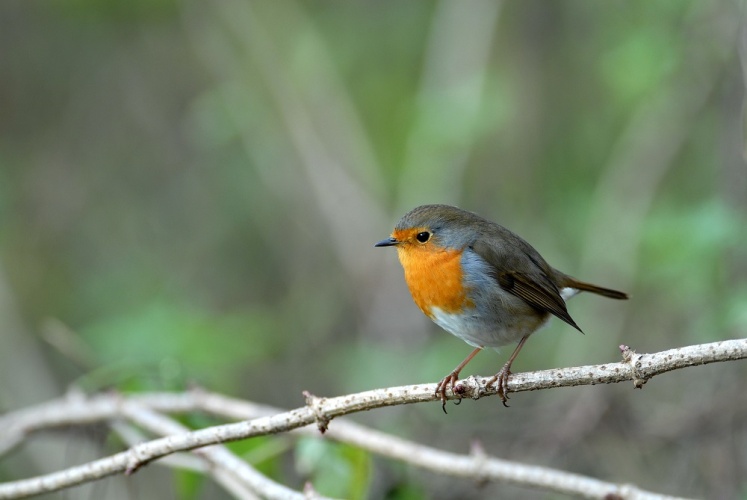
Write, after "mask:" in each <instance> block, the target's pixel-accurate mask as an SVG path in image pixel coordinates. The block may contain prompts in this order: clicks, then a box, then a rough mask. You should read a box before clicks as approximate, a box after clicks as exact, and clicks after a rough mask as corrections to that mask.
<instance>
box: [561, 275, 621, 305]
mask: <svg viewBox="0 0 747 500" xmlns="http://www.w3.org/2000/svg"><path fill="white" fill-rule="evenodd" d="M563 286H567V287H570V288H575V289H577V290H581V291H584V292H591V293H596V294H597V295H602V296H604V297H609V298H610V299H617V300H627V299H628V298H630V296H629V295H628V294H627V293H625V292H618V291H617V290H612V289H611V288H604V287H601V286H597V285H592V284H591V283H586V282H584V281H579V280H577V279H575V278H571V277H570V276H568V279H567V281H566V282H565V283H563Z"/></svg>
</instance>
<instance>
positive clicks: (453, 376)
mask: <svg viewBox="0 0 747 500" xmlns="http://www.w3.org/2000/svg"><path fill="white" fill-rule="evenodd" d="M457 380H459V373H457V372H451V373H449V374H448V375H446V376H445V377H444V378H442V379H441V382H439V383H438V385H436V392H435V394H436V396H440V398H441V409H442V410H443V411H444V413H446V401H447V399H446V389H447V387H448V388H450V389H451V392H452V393H453V394H454V395H455V396H457V398H458V400H457V402H456V403H455V404H459V403H461V402H462V397H461V396H460V395H459V394H457V393H456V392H455V391H454V384H456V382H457Z"/></svg>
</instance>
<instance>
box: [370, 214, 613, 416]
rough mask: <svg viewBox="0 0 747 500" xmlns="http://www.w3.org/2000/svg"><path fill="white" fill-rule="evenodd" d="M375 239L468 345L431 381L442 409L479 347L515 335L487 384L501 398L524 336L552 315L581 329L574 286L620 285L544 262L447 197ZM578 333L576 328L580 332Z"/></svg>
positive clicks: (415, 292)
mask: <svg viewBox="0 0 747 500" xmlns="http://www.w3.org/2000/svg"><path fill="white" fill-rule="evenodd" d="M375 246H377V247H389V246H393V247H396V248H397V254H398V256H399V261H400V263H401V264H402V267H403V268H404V271H405V281H406V282H407V286H408V287H409V289H410V293H411V294H412V298H413V300H414V301H415V304H417V306H418V307H419V308H420V310H421V311H423V313H424V314H425V315H426V316H428V317H429V318H431V319H432V320H433V321H434V322H435V323H436V324H437V325H438V326H440V327H441V328H443V329H444V330H446V331H447V332H449V333H451V334H452V335H456V336H457V337H459V338H460V339H462V340H464V341H465V342H467V343H468V344H469V345H471V346H473V347H474V348H475V349H474V350H473V351H472V353H471V354H470V355H469V356H467V357H466V358H465V359H464V361H462V362H461V363H459V365H458V366H457V367H456V368H454V370H452V371H451V372H450V373H449V374H448V375H446V376H445V377H444V378H443V379H442V380H441V381H440V382H439V383H438V385H437V386H436V394H437V395H440V397H441V401H442V408H443V409H444V412H445V411H446V390H447V389H451V390H452V392H453V389H454V384H455V383H456V381H457V380H458V379H459V373H460V372H461V371H462V369H463V368H464V367H465V366H466V365H467V363H469V361H470V360H471V359H472V358H473V357H475V355H477V353H478V352H480V351H481V350H482V349H483V348H485V347H500V346H503V345H506V344H511V343H514V342H518V345H517V346H516V349H514V351H513V353H512V354H511V356H510V357H509V358H508V361H507V362H506V364H504V365H503V368H501V370H500V371H499V372H498V373H496V374H495V376H494V377H493V378H492V379H491V380H490V381H489V383H488V385H491V384H494V383H495V384H496V389H497V392H498V395H499V396H500V398H501V401H502V402H503V404H504V405H505V406H508V405H507V404H506V401H507V400H508V396H507V392H508V390H507V381H508V377H509V375H510V374H511V364H512V363H513V361H514V359H516V356H517V355H518V354H519V351H520V350H521V348H522V347H523V346H524V343H525V342H526V341H527V339H528V338H529V336H530V335H531V334H532V333H534V332H535V331H537V329H539V328H540V327H542V326H543V325H544V324H545V323H547V321H548V320H549V319H550V317H551V316H556V317H558V318H560V319H561V320H563V321H565V322H566V323H568V324H569V325H571V326H572V327H573V328H575V329H576V330H578V331H581V328H579V327H578V325H577V324H576V322H575V321H573V318H571V315H570V314H568V310H567V309H566V304H565V302H566V300H568V299H569V298H571V297H573V296H574V295H575V294H577V293H578V292H581V291H585V292H591V293H596V294H598V295H602V296H605V297H609V298H612V299H627V298H628V295H627V294H625V293H623V292H618V291H616V290H611V289H609V288H603V287H600V286H597V285H592V284H590V283H586V282H583V281H579V280H577V279H576V278H573V277H571V276H568V275H567V274H565V273H562V272H561V271H558V270H557V269H555V268H553V267H551V266H550V265H549V264H548V263H547V262H545V259H543V258H542V256H541V255H540V254H539V253H538V252H537V250H535V249H534V248H533V247H532V246H531V245H530V244H529V243H527V242H526V241H524V240H523V239H522V238H521V237H519V236H518V235H517V234H515V233H513V232H511V231H510V230H508V229H506V228H505V227H503V226H501V225H499V224H496V223H495V222H491V221H489V220H487V219H484V218H482V217H480V216H479V215H477V214H474V213H472V212H468V211H466V210H461V209H459V208H456V207H452V206H448V205H423V206H420V207H417V208H414V209H413V210H411V211H410V212H408V213H406V214H405V215H404V216H403V217H402V218H401V219H400V220H399V222H398V223H397V225H396V227H395V228H394V231H393V232H392V234H391V236H390V237H389V238H387V239H385V240H382V241H380V242H378V243H376V245H375ZM582 333H583V332H582Z"/></svg>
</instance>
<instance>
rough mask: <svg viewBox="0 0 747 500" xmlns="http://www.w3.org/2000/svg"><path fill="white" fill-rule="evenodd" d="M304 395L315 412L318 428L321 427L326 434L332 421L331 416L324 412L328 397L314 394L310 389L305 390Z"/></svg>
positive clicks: (320, 430)
mask: <svg viewBox="0 0 747 500" xmlns="http://www.w3.org/2000/svg"><path fill="white" fill-rule="evenodd" d="M303 397H304V398H305V399H306V406H308V407H309V408H311V411H312V412H314V419H315V420H316V427H317V429H319V432H321V433H322V434H324V433H325V432H327V428H328V427H329V421H330V418H329V417H328V416H327V415H325V414H324V402H325V401H326V398H320V397H317V396H314V395H313V394H311V393H310V392H309V391H303Z"/></svg>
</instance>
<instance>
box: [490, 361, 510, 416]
mask: <svg viewBox="0 0 747 500" xmlns="http://www.w3.org/2000/svg"><path fill="white" fill-rule="evenodd" d="M509 375H511V364H510V363H506V364H505V365H503V368H501V371H499V372H498V373H496V374H495V375H493V377H492V378H491V379H490V380H488V383H487V386H488V387H490V386H491V385H493V384H495V390H496V392H497V393H498V397H499V398H501V402H502V403H503V406H505V407H506V408H508V405H507V404H506V402H507V401H508V399H509V398H508V377H509Z"/></svg>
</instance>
